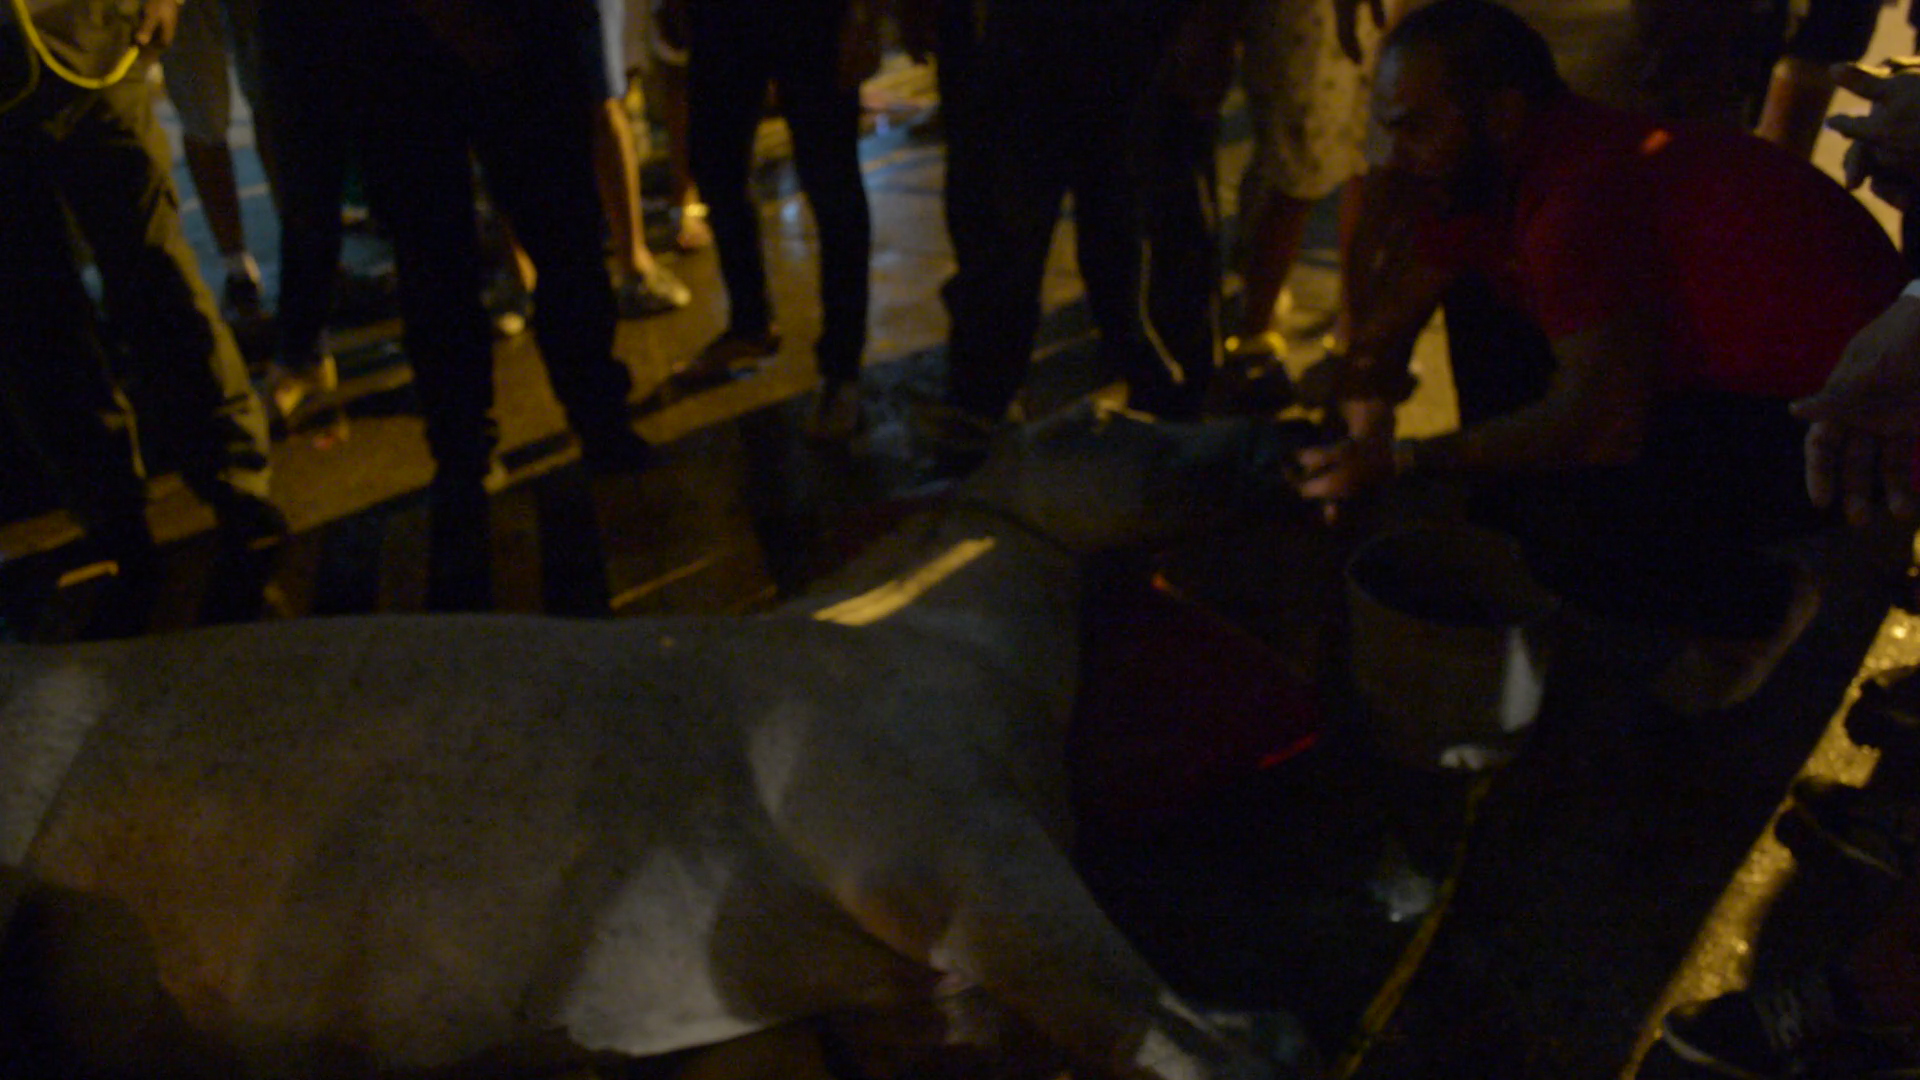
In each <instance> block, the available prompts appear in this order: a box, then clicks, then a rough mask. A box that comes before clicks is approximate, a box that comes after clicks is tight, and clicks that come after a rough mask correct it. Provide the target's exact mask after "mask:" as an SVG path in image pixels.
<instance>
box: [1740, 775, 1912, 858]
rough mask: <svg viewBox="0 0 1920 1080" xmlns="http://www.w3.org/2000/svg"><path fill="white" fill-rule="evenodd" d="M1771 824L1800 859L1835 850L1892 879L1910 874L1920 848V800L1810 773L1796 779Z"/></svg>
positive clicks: (1781, 840)
mask: <svg viewBox="0 0 1920 1080" xmlns="http://www.w3.org/2000/svg"><path fill="white" fill-rule="evenodd" d="M1773 828H1774V835H1775V836H1776V837H1778V838H1779V840H1780V843H1781V844H1783V845H1785V846H1786V848H1787V850H1789V851H1791V852H1793V854H1794V856H1795V858H1798V859H1800V860H1802V861H1805V860H1807V859H1809V858H1810V857H1812V856H1816V855H1818V854H1827V855H1838V856H1840V857H1842V858H1844V859H1847V860H1849V861H1851V862H1853V863H1855V864H1857V865H1859V866H1864V867H1867V868H1869V869H1871V870H1875V871H1877V872H1879V873H1881V874H1885V875H1886V876H1888V877H1890V878H1893V879H1895V880H1904V879H1905V878H1906V877H1907V876H1908V875H1909V874H1910V873H1912V871H1913V867H1914V856H1915V854H1916V852H1920V804H1917V803H1914V802H1913V801H1911V800H1908V799H1900V798H1895V797H1892V796H1890V795H1888V794H1886V793H1884V792H1882V791H1880V790H1878V789H1875V790H1862V789H1860V788H1857V787H1851V786H1849V785H1846V784H1841V783H1837V782H1835V781H1831V780H1820V779H1816V778H1814V777H1810V776H1809V777H1802V778H1800V779H1799V780H1796V781H1794V784H1793V801H1792V802H1791V803H1790V804H1789V805H1788V806H1787V809H1786V810H1785V811H1784V812H1782V813H1781V815H1780V819H1779V820H1778V821H1777V822H1775V823H1774V826H1773Z"/></svg>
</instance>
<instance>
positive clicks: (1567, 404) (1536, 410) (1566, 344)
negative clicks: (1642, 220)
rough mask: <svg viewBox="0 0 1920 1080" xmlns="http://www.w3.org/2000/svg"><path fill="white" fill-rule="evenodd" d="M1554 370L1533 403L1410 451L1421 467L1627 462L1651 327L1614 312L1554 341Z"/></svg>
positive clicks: (1540, 468) (1650, 358) (1654, 346)
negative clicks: (1598, 323)
mask: <svg viewBox="0 0 1920 1080" xmlns="http://www.w3.org/2000/svg"><path fill="white" fill-rule="evenodd" d="M1553 356H1554V373H1553V379H1552V381H1551V383H1550V384H1549V385H1548V387H1547V392H1546V394H1545V395H1543V396H1542V397H1541V398H1540V400H1538V401H1536V402H1534V403H1532V404H1530V405H1527V406H1524V407H1522V408H1520V409H1517V410H1515V411H1513V412H1511V413H1507V414H1506V415H1504V416H1498V417H1495V418H1493V419H1491V420H1487V421H1485V422H1483V423H1479V424H1475V425H1473V426H1472V427H1469V428H1465V429H1463V430H1461V431H1457V432H1454V433H1452V434H1450V435H1442V436H1440V437H1438V438H1434V439H1425V440H1421V441H1420V442H1419V443H1417V444H1414V445H1413V446H1412V447H1411V448H1410V456H1411V461H1412V462H1413V463H1414V464H1416V465H1418V466H1419V467H1422V468H1436V469H1455V470H1471V471H1484V472H1544V471H1551V470H1554V469H1571V468H1579V467H1581V466H1588V465H1618V464H1624V463H1626V462H1628V461H1631V460H1633V458H1634V457H1635V456H1637V455H1638V454H1639V452H1640V444H1641V442H1642V440H1643V439H1644V438H1645V436H1646V428H1647V419H1648V416H1649V414H1650V412H1651V405H1652V394H1653V378H1654V372H1655V371H1656V370H1657V367H1658V362H1659V358H1660V339H1659V333H1658V326H1657V324H1656V323H1655V322H1654V320H1653V319H1651V318H1648V317H1646V316H1643V315H1638V314H1631V315H1625V316H1620V317H1617V318H1615V319H1613V320H1612V321H1610V322H1607V323H1605V324H1603V325H1601V326H1597V327H1595V328H1593V329H1591V330H1586V331H1582V332H1580V333H1577V334H1573V335H1570V336H1567V337H1564V338H1561V339H1559V340H1556V341H1555V342H1554V343H1553Z"/></svg>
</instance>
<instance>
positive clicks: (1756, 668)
mask: <svg viewBox="0 0 1920 1080" xmlns="http://www.w3.org/2000/svg"><path fill="white" fill-rule="evenodd" d="M1819 611H1820V586H1819V585H1818V584H1816V583H1815V581H1814V579H1813V574H1812V573H1811V572H1809V571H1807V570H1806V569H1805V568H1804V567H1795V568H1794V577H1793V596H1792V598H1791V599H1790V600H1789V601H1788V604H1787V610H1786V613H1785V614H1784V615H1783V616H1782V617H1781V621H1780V625H1779V626H1778V627H1777V628H1776V629H1775V630H1774V632H1773V633H1772V634H1771V635H1770V636H1768V637H1766V638H1758V639H1747V638H1720V637H1708V636H1705V635H1697V636H1695V637H1693V638H1691V639H1689V640H1688V641H1686V642H1685V643H1684V644H1683V645H1682V646H1681V647H1680V653H1679V655H1677V656H1675V657H1674V658H1673V661H1672V662H1671V663H1669V664H1668V665H1667V668H1666V670H1665V671H1662V672H1661V673H1660V674H1659V675H1658V676H1656V677H1655V678H1654V681H1653V683H1652V685H1651V687H1650V689H1651V691H1652V693H1653V696H1654V699H1655V700H1656V701H1658V702H1659V703H1660V704H1661V705H1662V706H1664V707H1665V708H1667V709H1668V710H1670V711H1672V712H1673V713H1675V714H1677V715H1679V716H1683V717H1684V716H1704V715H1706V714H1708V713H1714V712H1719V711H1721V710H1723V709H1731V708H1733V707H1734V706H1736V705H1739V704H1740V703H1742V702H1744V701H1746V700H1747V699H1749V698H1751V697H1753V695H1755V694H1757V693H1759V692H1760V688H1761V687H1762V686H1765V685H1766V682H1767V679H1768V678H1769V677H1770V676H1771V675H1772V674H1773V669H1774V668H1775V667H1776V666H1778V665H1779V663H1780V658H1781V657H1783V656H1785V655H1786V654H1787V650H1788V649H1790V648H1792V647H1793V643H1794V642H1796V641H1798V640H1800V635H1801V633H1802V632H1804V631H1805V630H1806V628H1807V625H1808V624H1809V623H1811V622H1813V617H1814V616H1815V615H1817V614H1819Z"/></svg>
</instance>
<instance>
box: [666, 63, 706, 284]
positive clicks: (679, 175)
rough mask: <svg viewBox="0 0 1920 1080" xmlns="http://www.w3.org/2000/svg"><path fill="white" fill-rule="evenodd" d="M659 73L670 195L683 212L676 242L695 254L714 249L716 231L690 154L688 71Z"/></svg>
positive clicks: (680, 68) (671, 67)
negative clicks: (702, 249)
mask: <svg viewBox="0 0 1920 1080" xmlns="http://www.w3.org/2000/svg"><path fill="white" fill-rule="evenodd" d="M659 71H660V119H661V121H662V122H663V123H665V124H666V127H667V171H668V175H669V176H670V177H671V178H672V184H673V189H672V191H671V192H670V193H669V194H670V195H671V197H672V199H673V205H674V206H675V207H676V208H678V209H679V211H680V235H679V236H677V237H675V238H674V243H675V245H676V246H678V247H679V248H680V250H682V251H695V250H698V249H700V248H704V247H710V246H712V244H713V230H712V229H711V228H709V227H708V225H707V217H706V209H707V208H706V204H705V203H703V202H701V200H700V188H699V186H698V185H697V184H695V183H694V182H693V158H692V156H691V155H690V154H689V153H688V152H687V146H688V142H687V131H688V123H687V69H686V67H685V66H683V65H678V64H661V65H660V68H659Z"/></svg>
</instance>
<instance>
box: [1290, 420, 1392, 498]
mask: <svg viewBox="0 0 1920 1080" xmlns="http://www.w3.org/2000/svg"><path fill="white" fill-rule="evenodd" d="M1300 468H1301V471H1302V472H1304V473H1305V474H1306V479H1304V480H1302V481H1301V482H1300V494H1301V495H1302V496H1304V497H1306V498H1309V499H1322V500H1327V501H1332V502H1340V501H1344V500H1346V499H1350V498H1352V497H1354V496H1355V495H1358V494H1360V493H1362V492H1364V491H1367V490H1370V489H1372V488H1374V487H1377V486H1379V485H1380V484H1383V483H1385V482H1387V481H1388V480H1391V479H1393V440H1391V439H1382V438H1379V437H1377V436H1374V437H1367V438H1346V439H1342V440H1340V441H1339V442H1337V443H1331V444H1329V445H1327V446H1314V447H1309V448H1307V449H1305V450H1302V451H1300Z"/></svg>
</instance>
